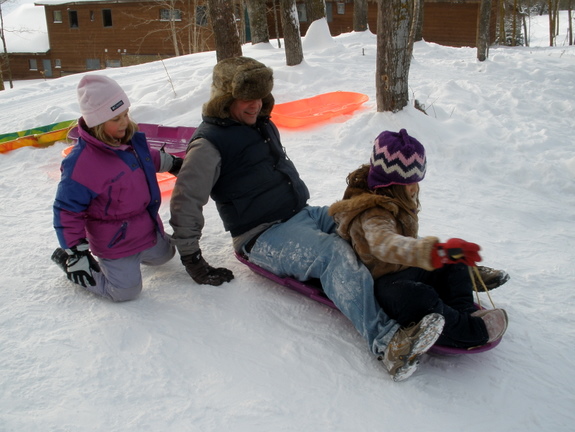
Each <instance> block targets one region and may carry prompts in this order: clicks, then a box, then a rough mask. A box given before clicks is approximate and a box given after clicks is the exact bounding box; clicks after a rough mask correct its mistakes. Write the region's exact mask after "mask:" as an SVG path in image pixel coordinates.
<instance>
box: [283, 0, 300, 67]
mask: <svg viewBox="0 0 575 432" xmlns="http://www.w3.org/2000/svg"><path fill="white" fill-rule="evenodd" d="M280 8H281V16H282V27H283V30H284V45H285V53H286V65H288V66H295V65H298V64H300V63H301V62H302V61H303V49H302V44H301V35H300V29H299V19H298V14H297V8H296V4H295V0H280Z"/></svg>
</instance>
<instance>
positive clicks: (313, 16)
mask: <svg viewBox="0 0 575 432" xmlns="http://www.w3.org/2000/svg"><path fill="white" fill-rule="evenodd" d="M305 9H306V13H307V19H308V21H309V22H310V23H312V22H314V21H317V20H318V19H322V18H325V0H305Z"/></svg>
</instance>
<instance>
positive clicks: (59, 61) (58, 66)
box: [54, 59, 62, 69]
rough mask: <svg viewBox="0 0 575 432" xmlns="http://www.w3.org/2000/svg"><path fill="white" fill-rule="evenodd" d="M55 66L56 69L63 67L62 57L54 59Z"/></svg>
mask: <svg viewBox="0 0 575 432" xmlns="http://www.w3.org/2000/svg"><path fill="white" fill-rule="evenodd" d="M54 67H55V68H56V69H62V60H60V59H56V60H54Z"/></svg>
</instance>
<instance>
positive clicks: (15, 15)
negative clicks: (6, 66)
mask: <svg viewBox="0 0 575 432" xmlns="http://www.w3.org/2000/svg"><path fill="white" fill-rule="evenodd" d="M4 37H5V38H6V48H7V50H8V52H9V53H10V54H14V53H45V52H47V51H48V50H49V49H50V42H49V40H48V29H47V26H46V14H45V12H44V8H43V7H36V6H34V5H33V4H32V3H28V4H23V5H21V6H19V7H17V8H16V9H14V10H12V12H10V13H8V14H7V15H6V16H5V17H4Z"/></svg>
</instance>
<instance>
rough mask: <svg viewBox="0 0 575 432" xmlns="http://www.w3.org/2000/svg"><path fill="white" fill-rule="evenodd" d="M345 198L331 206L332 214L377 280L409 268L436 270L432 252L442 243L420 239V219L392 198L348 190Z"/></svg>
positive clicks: (343, 234) (340, 230)
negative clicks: (436, 244)
mask: <svg viewBox="0 0 575 432" xmlns="http://www.w3.org/2000/svg"><path fill="white" fill-rule="evenodd" d="M346 196H347V197H349V198H347V199H344V200H341V201H338V202H336V203H334V204H332V205H331V207H330V208H329V214H330V215H332V216H333V218H334V220H335V221H336V223H337V233H338V234H339V235H340V236H341V237H342V238H344V239H346V240H348V241H349V242H351V244H352V246H353V249H354V250H355V252H356V253H357V254H358V256H359V258H360V259H361V261H362V262H363V263H364V264H365V265H366V266H367V268H368V269H369V270H370V272H371V274H372V275H373V277H374V278H378V277H380V276H383V275H384V274H388V273H394V272H398V271H401V270H404V269H406V268H408V267H420V268H423V269H425V270H433V266H432V264H431V251H432V249H433V246H434V245H435V243H437V242H438V241H439V239H438V238H437V237H425V238H418V237H417V235H418V230H419V224H418V220H417V215H415V214H411V213H410V212H408V211H406V210H405V209H403V208H402V207H401V206H400V205H399V204H398V202H397V201H396V200H394V199H393V198H389V197H386V196H382V195H378V194H375V193H372V192H365V191H364V190H362V189H353V188H351V189H350V188H348V190H347V191H346Z"/></svg>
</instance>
